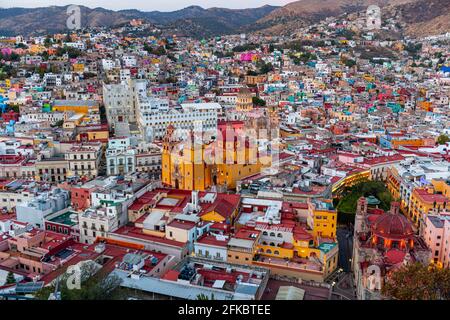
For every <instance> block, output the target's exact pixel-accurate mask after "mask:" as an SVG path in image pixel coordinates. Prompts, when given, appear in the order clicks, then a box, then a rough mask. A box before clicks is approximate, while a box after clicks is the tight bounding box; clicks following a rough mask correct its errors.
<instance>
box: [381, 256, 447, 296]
mask: <svg viewBox="0 0 450 320" xmlns="http://www.w3.org/2000/svg"><path fill="white" fill-rule="evenodd" d="M382 293H383V295H385V296H387V297H390V298H392V299H397V300H448V299H450V269H446V268H442V269H440V268H437V267H434V266H424V265H423V264H421V263H414V264H410V265H407V266H403V267H401V268H400V269H398V270H396V271H394V272H392V274H390V275H388V278H387V280H386V282H385V284H384V286H383V288H382Z"/></svg>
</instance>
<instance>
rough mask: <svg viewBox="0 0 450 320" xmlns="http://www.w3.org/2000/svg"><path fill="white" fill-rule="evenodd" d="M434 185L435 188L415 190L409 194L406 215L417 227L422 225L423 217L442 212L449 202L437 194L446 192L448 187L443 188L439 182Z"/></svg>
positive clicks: (446, 198)
mask: <svg viewBox="0 0 450 320" xmlns="http://www.w3.org/2000/svg"><path fill="white" fill-rule="evenodd" d="M435 184H436V186H437V188H435V187H427V188H415V189H414V190H413V192H412V194H411V202H410V207H409V211H408V214H409V216H410V218H411V220H412V221H413V222H414V224H415V225H416V226H417V227H420V226H421V225H422V224H423V221H424V218H425V217H424V215H428V214H438V213H439V212H441V211H444V210H445V209H446V208H447V205H448V203H449V202H450V198H448V197H446V196H445V195H444V194H441V193H437V192H442V191H446V192H448V190H449V187H448V186H446V187H444V186H443V185H441V183H440V182H439V181H437V182H435ZM439 188H441V189H439Z"/></svg>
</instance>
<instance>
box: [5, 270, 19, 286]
mask: <svg viewBox="0 0 450 320" xmlns="http://www.w3.org/2000/svg"><path fill="white" fill-rule="evenodd" d="M12 283H16V278H15V277H14V273H12V272H11V271H9V272H8V275H7V276H6V282H5V284H12Z"/></svg>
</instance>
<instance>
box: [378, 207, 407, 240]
mask: <svg viewBox="0 0 450 320" xmlns="http://www.w3.org/2000/svg"><path fill="white" fill-rule="evenodd" d="M372 228H373V229H372V230H373V233H374V234H375V235H376V236H378V237H381V238H385V239H390V240H406V239H410V238H412V237H413V236H414V230H413V228H412V226H411V222H409V221H408V219H407V218H406V217H405V216H404V215H402V214H400V213H391V212H387V213H385V214H383V215H381V216H380V217H378V219H377V220H376V221H375V223H374V224H373V226H372Z"/></svg>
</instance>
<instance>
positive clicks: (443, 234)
mask: <svg viewBox="0 0 450 320" xmlns="http://www.w3.org/2000/svg"><path fill="white" fill-rule="evenodd" d="M422 232H423V234H422V237H423V239H424V240H425V242H426V244H427V246H428V247H429V248H430V250H431V263H434V264H436V265H437V266H439V267H444V268H448V267H450V212H442V213H441V214H440V215H426V218H425V226H424V228H423V229H422Z"/></svg>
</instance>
